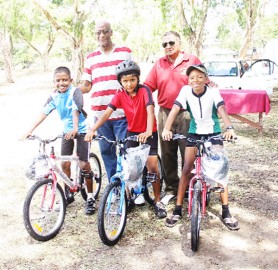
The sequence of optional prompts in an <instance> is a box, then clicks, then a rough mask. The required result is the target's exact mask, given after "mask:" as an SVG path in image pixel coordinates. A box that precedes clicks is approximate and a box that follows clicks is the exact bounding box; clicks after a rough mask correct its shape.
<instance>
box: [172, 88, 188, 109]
mask: <svg viewBox="0 0 278 270" xmlns="http://www.w3.org/2000/svg"><path fill="white" fill-rule="evenodd" d="M190 90H191V87H190V86H188V85H185V86H183V87H182V88H181V90H180V93H179V95H178V96H177V98H176V100H175V102H174V104H176V105H178V106H179V107H180V108H181V109H184V110H187V103H186V102H187V96H186V91H190Z"/></svg>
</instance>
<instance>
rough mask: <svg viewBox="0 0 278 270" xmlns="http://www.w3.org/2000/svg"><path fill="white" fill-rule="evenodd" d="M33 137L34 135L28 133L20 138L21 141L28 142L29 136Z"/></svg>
mask: <svg viewBox="0 0 278 270" xmlns="http://www.w3.org/2000/svg"><path fill="white" fill-rule="evenodd" d="M31 135H32V133H30V132H27V133H25V134H23V135H22V136H21V137H20V138H19V140H20V141H24V140H26V139H27V138H28V137H29V136H31Z"/></svg>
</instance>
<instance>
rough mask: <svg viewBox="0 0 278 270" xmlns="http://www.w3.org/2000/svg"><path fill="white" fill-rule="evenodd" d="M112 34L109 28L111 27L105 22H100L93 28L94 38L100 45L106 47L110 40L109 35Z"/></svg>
mask: <svg viewBox="0 0 278 270" xmlns="http://www.w3.org/2000/svg"><path fill="white" fill-rule="evenodd" d="M112 35H113V31H112V30H111V27H110V25H109V24H107V23H101V24H99V25H96V28H95V36H96V39H97V41H98V43H99V45H100V47H104V48H105V47H107V46H109V45H110V44H111V43H112V41H111V36H112Z"/></svg>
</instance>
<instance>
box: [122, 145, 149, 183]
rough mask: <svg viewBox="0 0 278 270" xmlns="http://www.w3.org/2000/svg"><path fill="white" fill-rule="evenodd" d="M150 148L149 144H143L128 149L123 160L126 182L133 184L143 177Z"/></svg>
mask: <svg viewBox="0 0 278 270" xmlns="http://www.w3.org/2000/svg"><path fill="white" fill-rule="evenodd" d="M150 148H151V147H150V145H148V144H141V145H139V146H137V147H130V148H128V149H126V151H127V154H126V155H125V157H124V159H123V175H124V179H125V180H127V181H131V182H132V181H136V180H138V179H139V178H141V177H142V173H143V169H144V167H145V165H146V161H147V159H148V156H149V152H150Z"/></svg>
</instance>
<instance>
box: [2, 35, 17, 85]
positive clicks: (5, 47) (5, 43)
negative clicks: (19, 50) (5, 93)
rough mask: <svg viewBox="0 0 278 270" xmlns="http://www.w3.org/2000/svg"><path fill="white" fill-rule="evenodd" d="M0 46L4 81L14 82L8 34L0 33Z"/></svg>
mask: <svg viewBox="0 0 278 270" xmlns="http://www.w3.org/2000/svg"><path fill="white" fill-rule="evenodd" d="M0 44H1V50H2V53H3V58H4V65H5V72H6V81H7V82H9V83H14V82H15V75H14V67H13V64H12V53H11V39H10V36H9V34H8V33H5V32H0Z"/></svg>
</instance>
